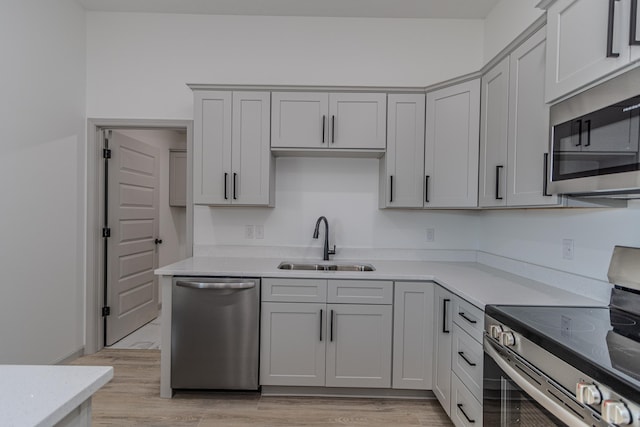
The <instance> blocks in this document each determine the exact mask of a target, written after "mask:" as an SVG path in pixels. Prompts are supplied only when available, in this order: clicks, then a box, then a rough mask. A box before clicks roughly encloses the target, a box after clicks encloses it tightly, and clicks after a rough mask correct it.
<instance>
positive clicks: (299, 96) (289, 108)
mask: <svg viewBox="0 0 640 427" xmlns="http://www.w3.org/2000/svg"><path fill="white" fill-rule="evenodd" d="M328 103H329V95H328V94H327V93H320V92H273V93H272V94H271V112H272V117H271V146H272V147H273V148H296V147H298V148H322V147H327V146H328V145H329V142H328V141H329V135H328V132H327V131H328V129H329V117H328V112H329V104H328Z"/></svg>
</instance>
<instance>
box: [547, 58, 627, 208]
mask: <svg viewBox="0 0 640 427" xmlns="http://www.w3.org/2000/svg"><path fill="white" fill-rule="evenodd" d="M550 126H551V139H550V145H551V146H550V152H551V158H550V164H549V176H548V179H549V190H550V191H551V192H552V193H557V194H566V195H575V196H584V195H593V196H598V197H602V196H609V197H619V198H640V157H639V152H638V151H639V146H640V144H639V141H640V68H635V69H632V70H630V71H627V72H626V73H624V74H621V75H619V76H616V77H614V78H612V79H611V80H608V81H606V82H605V83H602V84H600V85H598V86H595V87H593V88H590V89H588V90H586V91H584V92H582V93H580V94H578V95H575V96H573V97H572V98H569V99H567V100H565V101H562V102H560V103H558V104H556V105H553V106H552V107H551V110H550Z"/></svg>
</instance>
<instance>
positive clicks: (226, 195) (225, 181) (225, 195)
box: [224, 172, 229, 200]
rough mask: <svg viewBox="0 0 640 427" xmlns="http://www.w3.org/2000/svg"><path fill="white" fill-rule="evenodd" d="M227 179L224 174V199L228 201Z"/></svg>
mask: <svg viewBox="0 0 640 427" xmlns="http://www.w3.org/2000/svg"><path fill="white" fill-rule="evenodd" d="M228 177H229V174H228V173H226V172H225V173H224V199H225V200H229V195H228V194H227V178H228Z"/></svg>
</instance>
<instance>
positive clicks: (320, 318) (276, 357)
mask: <svg viewBox="0 0 640 427" xmlns="http://www.w3.org/2000/svg"><path fill="white" fill-rule="evenodd" d="M325 311H326V306H325V304H310V303H301V304H297V303H271V302H269V303H262V313H261V335H260V336H261V344H260V384H262V385H302V386H324V384H325V338H326V333H325V332H326V330H325V331H323V326H324V319H325V317H324V315H325ZM321 334H323V335H321Z"/></svg>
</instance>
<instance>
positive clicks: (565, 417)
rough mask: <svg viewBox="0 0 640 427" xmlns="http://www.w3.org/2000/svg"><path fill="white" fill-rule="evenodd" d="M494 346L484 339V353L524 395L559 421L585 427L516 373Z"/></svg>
mask: <svg viewBox="0 0 640 427" xmlns="http://www.w3.org/2000/svg"><path fill="white" fill-rule="evenodd" d="M494 345H495V344H493V343H492V342H491V340H490V339H489V338H487V337H486V336H485V337H484V351H485V353H487V355H488V356H489V357H491V359H493V361H494V362H495V363H496V365H498V367H500V369H502V370H503V371H504V373H505V374H507V376H508V377H509V378H510V379H511V380H512V381H513V382H514V383H516V384H517V385H518V386H519V387H520V388H521V389H522V390H523V391H524V392H525V393H527V394H528V395H529V396H530V397H531V398H532V399H534V400H535V401H536V402H538V404H540V406H542V407H543V408H545V409H546V410H547V411H549V412H551V413H552V414H553V415H554V416H556V417H557V418H558V419H559V420H560V421H562V422H563V423H565V424H567V425H568V426H571V427H587V424H585V423H584V422H583V421H582V420H579V419H578V418H576V417H575V416H574V415H573V414H572V413H571V412H569V411H567V410H566V409H565V408H564V407H562V406H560V405H559V404H557V403H556V402H555V401H553V400H551V398H549V397H547V395H545V394H544V393H543V392H542V391H540V390H538V389H537V388H536V387H534V386H533V385H531V383H529V381H527V380H526V379H525V378H524V377H523V376H522V375H521V374H520V373H519V372H518V371H516V370H515V369H514V368H512V367H511V365H509V364H508V363H507V362H505V361H504V359H503V358H502V356H500V354H499V353H498V352H497V351H496V349H495V348H494V347H493V346H494Z"/></svg>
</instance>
